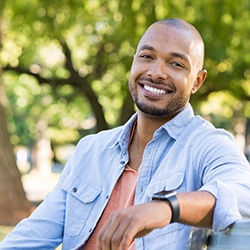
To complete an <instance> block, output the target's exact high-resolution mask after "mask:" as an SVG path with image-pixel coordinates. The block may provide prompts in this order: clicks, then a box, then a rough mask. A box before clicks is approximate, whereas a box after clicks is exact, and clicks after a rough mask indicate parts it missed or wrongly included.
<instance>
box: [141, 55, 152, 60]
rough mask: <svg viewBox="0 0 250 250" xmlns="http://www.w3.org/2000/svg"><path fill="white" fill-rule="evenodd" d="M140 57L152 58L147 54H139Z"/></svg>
mask: <svg viewBox="0 0 250 250" xmlns="http://www.w3.org/2000/svg"><path fill="white" fill-rule="evenodd" d="M140 58H144V59H153V57H152V56H151V55H148V54H141V55H140Z"/></svg>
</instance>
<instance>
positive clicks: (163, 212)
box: [97, 200, 172, 250]
mask: <svg viewBox="0 0 250 250" xmlns="http://www.w3.org/2000/svg"><path fill="white" fill-rule="evenodd" d="M171 216H172V214H171V209H170V206H169V205H168V203H167V202H166V201H158V200H154V201H151V202H148V203H144V204H140V205H135V206H131V207H128V208H125V209H121V210H118V211H115V212H113V213H112V214H111V216H110V218H109V219H108V220H107V222H106V223H105V224H104V226H103V227H102V229H101V230H100V232H99V235H98V244H97V245H98V250H127V249H128V248H129V246H130V244H131V243H132V242H133V240H134V238H138V237H142V236H145V235H147V234H149V233H150V232H151V231H152V230H153V229H155V228H161V227H164V226H166V225H168V224H169V222H170V220H171Z"/></svg>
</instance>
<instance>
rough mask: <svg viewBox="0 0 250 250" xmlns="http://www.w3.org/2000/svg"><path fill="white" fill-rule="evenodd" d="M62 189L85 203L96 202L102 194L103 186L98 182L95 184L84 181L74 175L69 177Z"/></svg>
mask: <svg viewBox="0 0 250 250" xmlns="http://www.w3.org/2000/svg"><path fill="white" fill-rule="evenodd" d="M62 188H63V189H64V190H65V191H67V192H68V193H69V194H71V195H72V196H74V197H75V198H77V199H78V200H80V201H82V202H84V203H90V202H92V201H94V200H95V199H96V198H97V196H98V195H99V194H100V193H101V192H102V185H101V184H100V183H98V182H96V183H95V184H94V183H92V182H90V181H86V180H82V179H80V178H79V177H77V176H75V175H73V174H69V175H68V176H67V178H66V179H65V181H64V183H63V185H62Z"/></svg>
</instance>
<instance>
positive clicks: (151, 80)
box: [138, 77, 173, 87]
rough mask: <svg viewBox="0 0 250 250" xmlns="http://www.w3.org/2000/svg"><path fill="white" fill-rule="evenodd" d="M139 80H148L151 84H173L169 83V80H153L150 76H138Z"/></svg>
mask: <svg viewBox="0 0 250 250" xmlns="http://www.w3.org/2000/svg"><path fill="white" fill-rule="evenodd" d="M138 80H139V82H140V81H141V82H144V83H145V82H150V83H153V84H159V85H163V86H168V87H170V86H171V87H172V86H173V84H172V83H169V82H165V81H163V80H161V79H158V80H154V79H153V78H151V77H140V78H139V79H138Z"/></svg>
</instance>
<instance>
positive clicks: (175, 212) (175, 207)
mask: <svg viewBox="0 0 250 250" xmlns="http://www.w3.org/2000/svg"><path fill="white" fill-rule="evenodd" d="M166 200H167V201H168V202H169V205H170V208H171V211H172V218H171V221H170V223H173V222H176V221H178V220H179V217H180V204H179V201H178V199H177V197H176V195H173V196H170V197H168V198H167V199H166Z"/></svg>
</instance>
